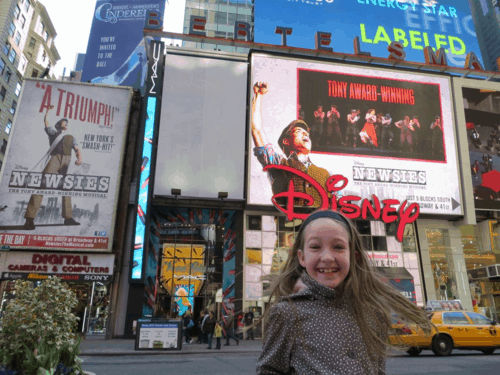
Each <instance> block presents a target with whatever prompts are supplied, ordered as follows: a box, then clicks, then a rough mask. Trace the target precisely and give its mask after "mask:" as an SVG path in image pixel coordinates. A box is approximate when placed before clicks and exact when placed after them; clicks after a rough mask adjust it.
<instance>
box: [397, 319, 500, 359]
mask: <svg viewBox="0 0 500 375" xmlns="http://www.w3.org/2000/svg"><path fill="white" fill-rule="evenodd" d="M428 316H429V319H430V321H431V322H432V323H433V324H434V326H435V328H433V332H432V334H430V335H425V334H424V332H423V331H422V330H421V329H420V328H416V327H408V326H405V325H404V324H402V323H401V322H399V321H396V320H394V321H393V323H394V324H393V325H392V328H393V333H394V334H393V335H391V336H390V340H391V343H392V344H404V345H406V346H410V349H409V350H408V351H407V352H408V354H410V355H413V356H416V355H419V354H420V353H421V352H422V350H423V349H430V350H432V351H433V352H434V354H436V355H438V356H447V355H450V354H451V352H452V351H453V349H454V348H456V349H460V350H480V351H482V352H483V353H485V354H493V352H494V351H495V349H499V348H500V332H499V331H500V325H498V324H497V322H496V321H495V320H491V319H489V318H487V317H486V316H484V315H481V314H478V313H475V312H469V311H436V312H432V313H429V314H428Z"/></svg>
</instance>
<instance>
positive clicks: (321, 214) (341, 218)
mask: <svg viewBox="0 0 500 375" xmlns="http://www.w3.org/2000/svg"><path fill="white" fill-rule="evenodd" d="M323 217H326V218H329V219H333V220H337V221H340V222H342V223H344V224H345V225H346V226H347V228H350V225H349V222H348V221H347V219H346V218H345V217H344V216H342V215H341V214H339V213H338V212H335V211H332V210H320V211H316V212H313V213H312V214H310V215H309V216H308V217H307V218H306V219H305V220H304V222H303V223H302V226H301V227H300V230H299V233H301V232H302V231H303V230H304V228H305V227H306V226H307V225H308V224H309V223H310V222H312V221H314V220H316V219H320V218H323ZM349 232H350V229H349ZM297 237H298V236H297Z"/></svg>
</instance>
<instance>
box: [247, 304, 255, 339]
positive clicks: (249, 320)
mask: <svg viewBox="0 0 500 375" xmlns="http://www.w3.org/2000/svg"><path fill="white" fill-rule="evenodd" d="M253 319H254V315H253V312H252V309H251V308H250V307H249V308H248V311H247V313H246V314H245V326H246V336H247V340H248V339H250V338H252V340H253V339H254V336H253Z"/></svg>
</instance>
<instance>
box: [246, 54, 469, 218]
mask: <svg viewBox="0 0 500 375" xmlns="http://www.w3.org/2000/svg"><path fill="white" fill-rule="evenodd" d="M251 62H252V67H251V88H250V90H251V92H250V94H249V96H250V97H251V103H250V105H251V127H250V132H251V134H250V142H251V144H250V149H251V152H252V154H253V156H252V157H251V158H250V163H249V164H250V173H249V180H250V188H249V192H248V199H249V203H250V204H257V205H271V204H273V203H274V204H275V205H279V206H281V207H282V208H284V207H285V206H287V205H288V206H289V203H290V198H291V199H292V200H293V203H294V206H309V207H334V208H335V207H337V208H338V207H339V206H342V205H349V204H351V203H354V204H357V205H360V204H361V203H362V204H363V206H364V205H365V203H366V202H364V201H363V200H371V203H370V204H371V205H372V206H373V207H375V210H377V206H378V208H380V207H382V206H383V204H381V203H380V202H382V201H383V200H387V199H390V200H392V201H391V202H390V203H391V204H394V205H395V206H397V207H399V205H401V207H403V206H405V205H406V207H409V205H410V204H411V203H416V204H418V205H419V207H420V213H430V214H453V215H461V214H462V208H461V195H460V186H459V182H458V181H459V177H458V176H459V175H458V166H457V165H458V164H457V155H456V145H455V131H454V125H453V114H452V110H451V108H452V102H451V89H450V81H449V78H447V77H444V76H439V75H424V74H419V73H407V72H403V71H397V70H389V69H376V68H369V67H365V66H363V67H362V66H355V65H341V64H334V63H325V62H313V61H306V60H293V59H290V58H281V57H275V56H273V55H269V54H267V55H265V54H258V53H254V54H252V58H251ZM443 181H448V183H447V184H446V186H444V185H443V183H442V182H443ZM291 182H293V184H291ZM292 185H293V186H292ZM325 201H326V203H325ZM397 207H396V208H397ZM288 210H290V207H288ZM282 211H283V212H285V211H286V208H284V210H282ZM348 211H352V209H349V210H348ZM351 214H352V212H351Z"/></svg>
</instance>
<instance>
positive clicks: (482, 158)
mask: <svg viewBox="0 0 500 375" xmlns="http://www.w3.org/2000/svg"><path fill="white" fill-rule="evenodd" d="M454 82H455V95H457V98H456V101H455V102H456V103H457V104H456V105H457V116H458V126H459V127H460V130H462V131H463V134H464V135H465V134H466V139H462V138H461V141H462V142H463V143H464V144H465V143H466V144H467V148H468V151H469V160H468V161H467V162H468V163H469V164H468V165H467V163H466V162H465V161H464V169H466V168H467V169H468V170H470V181H472V192H473V196H474V205H475V207H476V209H488V210H500V194H499V192H500V107H499V106H498V99H500V84H498V83H494V82H481V81H474V80H469V79H454ZM464 138H465V137H464Z"/></svg>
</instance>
